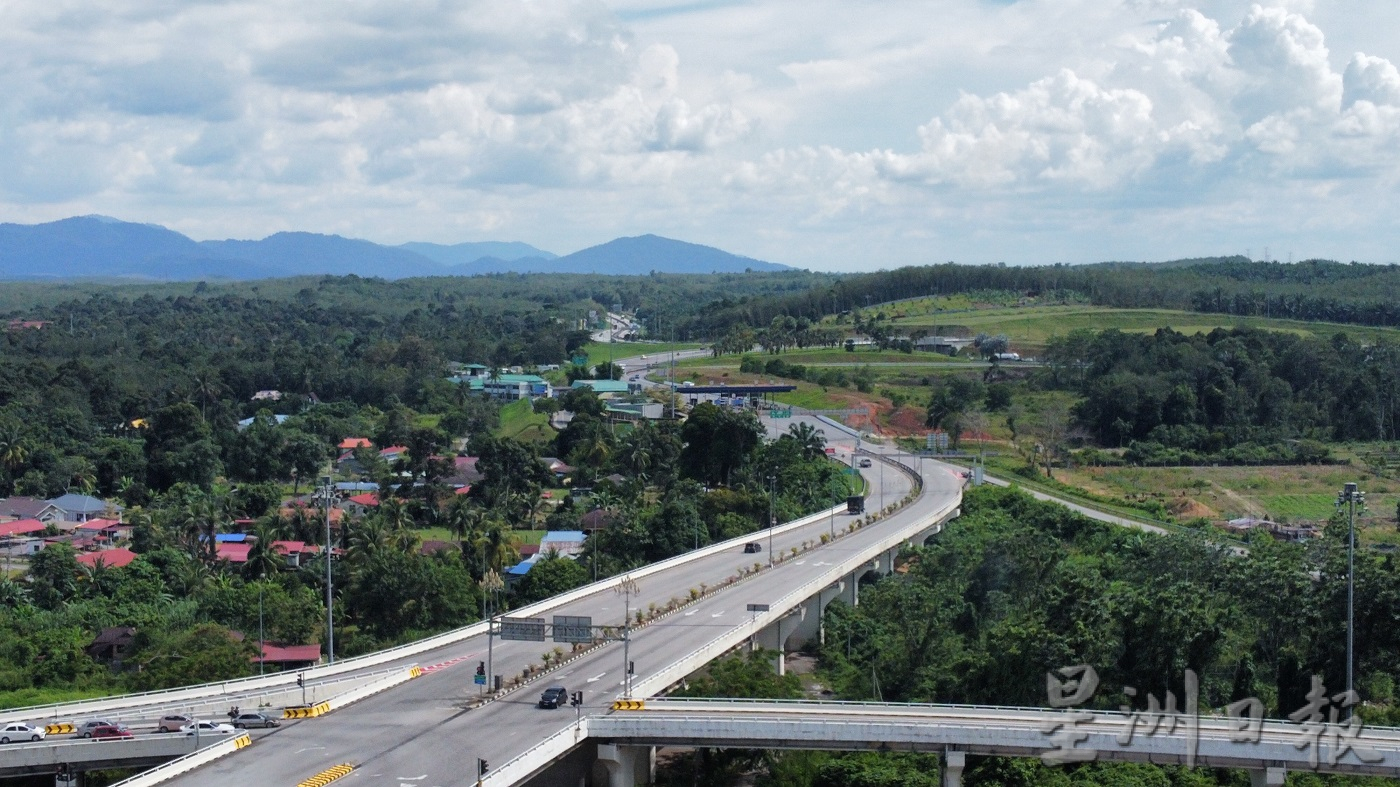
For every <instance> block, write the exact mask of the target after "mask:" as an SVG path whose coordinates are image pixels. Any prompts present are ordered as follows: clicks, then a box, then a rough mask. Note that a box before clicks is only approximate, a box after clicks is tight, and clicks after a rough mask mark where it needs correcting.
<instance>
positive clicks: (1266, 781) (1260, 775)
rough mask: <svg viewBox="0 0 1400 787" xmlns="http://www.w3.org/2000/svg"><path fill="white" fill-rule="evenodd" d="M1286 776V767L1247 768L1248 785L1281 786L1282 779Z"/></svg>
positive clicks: (1261, 786) (1259, 786) (1262, 786)
mask: <svg viewBox="0 0 1400 787" xmlns="http://www.w3.org/2000/svg"><path fill="white" fill-rule="evenodd" d="M1287 776H1288V769H1287V768H1274V767H1267V768H1258V769H1256V768H1251V769H1250V770H1249V787H1283V782H1284V779H1285V778H1286V777H1287Z"/></svg>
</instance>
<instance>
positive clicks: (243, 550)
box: [214, 541, 253, 563]
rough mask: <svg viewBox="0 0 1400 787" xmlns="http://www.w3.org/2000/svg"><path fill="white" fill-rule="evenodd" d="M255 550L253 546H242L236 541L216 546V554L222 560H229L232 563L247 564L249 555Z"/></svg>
mask: <svg viewBox="0 0 1400 787" xmlns="http://www.w3.org/2000/svg"><path fill="white" fill-rule="evenodd" d="M252 550H253V545H252V544H240V543H237V542H234V541H223V542H220V543H218V544H216V545H215V546H214V554H216V555H218V557H219V559H220V560H227V561H228V562H230V563H247V562H248V553H249V552H251V551H252Z"/></svg>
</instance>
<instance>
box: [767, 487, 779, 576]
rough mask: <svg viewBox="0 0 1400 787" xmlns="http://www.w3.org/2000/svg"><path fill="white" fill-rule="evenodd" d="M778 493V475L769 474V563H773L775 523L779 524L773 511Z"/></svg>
mask: <svg viewBox="0 0 1400 787" xmlns="http://www.w3.org/2000/svg"><path fill="white" fill-rule="evenodd" d="M777 494H778V477H777V476H775V475H770V476H768V565H769V566H772V565H773V525H775V524H777V519H778V517H777V515H775V514H774V513H773V502H774V499H775V498H776V497H777Z"/></svg>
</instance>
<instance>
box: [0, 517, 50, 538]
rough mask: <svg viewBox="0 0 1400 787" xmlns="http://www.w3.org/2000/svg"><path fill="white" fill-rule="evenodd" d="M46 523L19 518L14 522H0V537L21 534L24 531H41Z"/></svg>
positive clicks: (45, 527)
mask: <svg viewBox="0 0 1400 787" xmlns="http://www.w3.org/2000/svg"><path fill="white" fill-rule="evenodd" d="M47 528H48V525H46V524H44V523H43V522H40V521H39V520H37V519H20V520H18V521H15V522H0V538H9V537H10V536H22V535H24V534H26V533H42V532H44V530H46V529H47Z"/></svg>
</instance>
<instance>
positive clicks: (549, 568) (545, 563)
mask: <svg viewBox="0 0 1400 787" xmlns="http://www.w3.org/2000/svg"><path fill="white" fill-rule="evenodd" d="M588 581H589V576H588V569H586V568H584V567H583V565H581V564H580V563H579V562H578V561H576V560H573V559H571V558H567V557H559V556H558V555H550V556H547V557H545V558H543V559H541V560H536V561H535V564H534V565H533V566H531V567H530V573H528V574H526V575H525V578H524V579H522V580H520V583H519V584H518V585H516V588H515V595H516V597H517V599H518V600H519V601H520V603H521V604H531V603H533V602H536V601H542V600H544V599H547V598H550V597H552V596H557V595H559V594H560V593H565V592H567V591H570V590H573V589H574V588H577V587H582V586H584V585H586V584H588Z"/></svg>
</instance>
